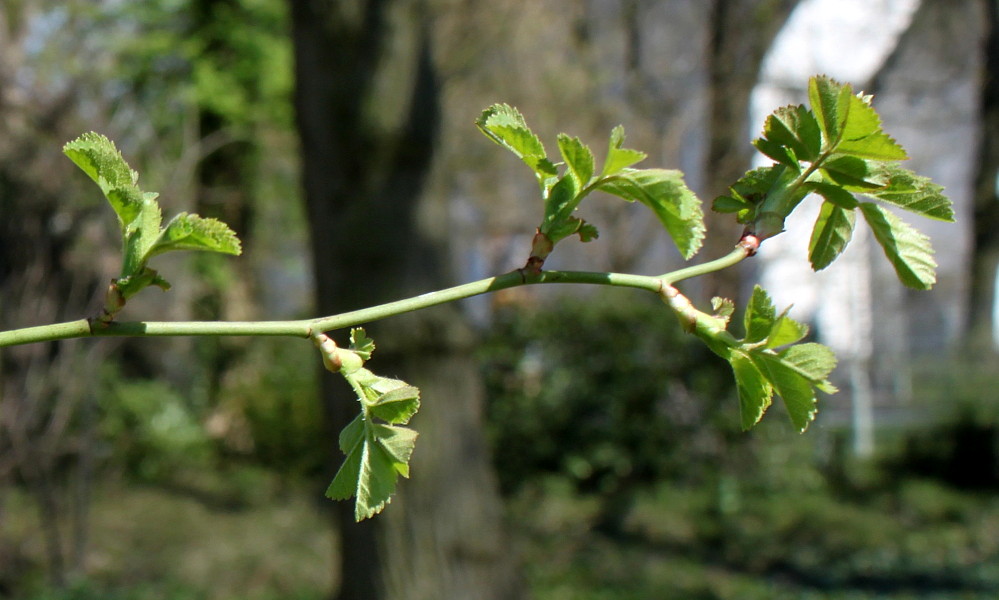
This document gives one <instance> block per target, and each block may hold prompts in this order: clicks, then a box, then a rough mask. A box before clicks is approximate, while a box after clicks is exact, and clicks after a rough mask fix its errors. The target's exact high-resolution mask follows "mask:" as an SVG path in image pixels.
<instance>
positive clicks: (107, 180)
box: [63, 132, 242, 318]
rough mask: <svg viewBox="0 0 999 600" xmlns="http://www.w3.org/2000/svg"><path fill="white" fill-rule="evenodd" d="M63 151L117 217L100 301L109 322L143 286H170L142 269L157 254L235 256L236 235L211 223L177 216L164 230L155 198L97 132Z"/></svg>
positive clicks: (155, 274)
mask: <svg viewBox="0 0 999 600" xmlns="http://www.w3.org/2000/svg"><path fill="white" fill-rule="evenodd" d="M63 152H64V153H65V154H66V156H68V157H69V159H70V160H72V161H73V162H74V163H75V164H76V165H77V166H78V167H80V169H82V170H83V172H84V173H86V174H87V175H88V176H89V177H90V178H91V179H92V180H93V181H94V183H96V184H97V186H98V187H100V188H101V192H103V193H104V197H105V198H107V200H108V202H109V203H110V204H111V208H112V209H113V210H114V212H115V214H116V215H117V216H118V224H119V225H120V227H121V237H122V252H123V259H122V267H121V272H120V274H119V276H118V277H117V278H116V279H115V280H114V281H113V283H112V285H111V288H110V289H109V292H108V296H109V297H108V300H107V302H106V303H105V317H106V318H111V317H112V316H113V315H114V313H115V312H117V310H119V309H120V308H121V306H122V305H123V304H124V302H125V301H126V300H127V299H128V298H130V297H131V296H133V295H135V294H136V293H137V292H139V291H140V290H142V289H143V288H145V287H147V286H149V285H156V286H159V287H161V288H163V289H167V288H169V287H170V284H169V283H167V281H166V280H165V279H163V277H161V276H160V275H159V274H158V273H157V272H156V271H155V270H154V269H151V268H149V267H148V266H147V263H148V262H149V259H150V258H152V257H153V256H156V255H157V254H163V253H165V252H170V251H173V250H203V251H208V252H220V253H223V254H236V255H238V254H240V252H241V251H242V250H241V247H240V243H239V239H238V238H237V237H236V234H235V233H234V232H233V231H232V230H231V229H229V227H228V226H227V225H226V224H225V223H222V222H221V221H218V220H216V219H206V218H202V217H199V216H198V215H194V214H188V213H180V214H178V215H177V216H176V217H174V218H173V219H171V220H170V221H169V222H168V223H167V224H166V225H165V226H162V227H161V224H162V212H161V210H160V205H159V203H158V202H157V201H156V198H157V197H158V194H156V193H153V192H144V191H142V190H141V189H140V188H139V186H138V181H139V175H138V173H136V172H135V171H133V170H132V168H131V167H129V166H128V163H126V162H125V159H124V158H123V157H122V155H121V153H120V152H119V151H118V149H117V148H116V147H115V145H114V142H112V141H111V140H109V139H108V138H106V137H104V136H103V135H100V134H98V133H93V132H91V133H85V134H83V135H81V136H80V137H78V138H77V139H75V140H73V141H71V142H69V143H67V144H66V145H65V146H64V147H63Z"/></svg>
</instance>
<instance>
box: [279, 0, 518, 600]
mask: <svg viewBox="0 0 999 600" xmlns="http://www.w3.org/2000/svg"><path fill="white" fill-rule="evenodd" d="M291 11H292V25H293V36H294V46H295V58H296V64H295V75H296V90H295V107H296V111H297V126H298V129H299V133H300V138H301V150H302V168H303V185H304V192H305V198H306V204H307V211H308V217H309V222H310V230H311V235H312V238H311V243H312V257H313V261H314V267H315V274H316V291H317V300H316V305H317V308H318V310H319V312H320V313H323V314H332V313H335V312H341V311H345V310H350V309H355V308H359V307H361V306H369V305H371V304H374V303H377V302H380V301H386V300H390V299H395V298H398V297H400V296H402V295H403V294H406V293H413V292H418V291H427V290H430V289H433V288H434V287H440V286H441V285H444V284H448V283H451V282H450V281H449V280H448V277H447V273H446V272H445V267H444V264H445V262H446V261H445V260H444V258H445V254H444V253H445V252H446V251H447V248H446V244H445V243H444V242H442V241H440V240H439V239H438V238H435V237H434V236H432V235H429V234H428V233H427V232H426V231H425V229H424V228H425V227H430V228H431V229H433V228H434V227H438V226H439V224H436V225H425V224H420V223H418V220H417V218H416V216H417V209H418V207H419V206H420V202H421V193H422V191H423V187H424V184H425V180H426V177H427V175H428V173H429V170H430V167H431V164H432V161H433V160H434V158H435V152H436V151H437V144H438V140H437V136H438V133H439V128H440V118H441V117H440V114H439V110H440V109H439V106H440V93H441V90H440V82H439V81H438V76H437V72H436V70H435V66H434V63H433V60H432V57H431V51H430V36H429V35H428V27H429V19H430V17H429V16H428V8H427V7H426V6H425V5H424V3H422V2H418V1H412V0H367V1H363V0H359V1H335V2H334V1H326V2H314V1H310V0H292V1H291ZM367 329H368V331H369V333H370V334H373V335H372V337H373V338H374V339H375V340H376V342H377V343H378V345H379V348H378V351H377V352H376V353H375V357H374V360H373V362H372V363H371V368H372V369H373V370H375V371H376V372H382V373H385V374H388V375H392V376H397V377H403V378H405V379H407V380H408V381H410V382H411V383H413V384H414V385H417V386H419V387H420V388H421V389H422V390H423V396H424V400H425V401H424V406H423V409H422V410H421V413H420V414H419V415H418V416H417V417H416V420H415V422H414V425H415V427H416V428H417V429H418V430H420V431H421V438H420V440H419V442H418V443H417V449H416V452H415V455H414V459H413V462H414V464H413V477H414V478H413V480H410V481H406V480H404V481H402V482H401V484H400V487H401V488H402V489H401V491H400V494H399V497H398V498H397V499H396V500H395V502H393V505H392V506H391V507H389V509H388V510H387V514H383V515H379V516H378V517H376V518H374V519H371V520H367V521H364V522H362V523H360V524H357V523H354V520H353V507H352V505H351V504H350V503H337V504H335V505H334V509H333V510H334V512H335V519H336V522H337V525H338V528H339V531H340V542H339V548H340V552H339V561H340V564H339V568H338V571H339V572H340V573H341V580H342V582H341V586H340V590H339V595H338V596H337V597H338V598H340V599H341V600H355V599H357V600H360V599H365V600H371V599H377V598H383V597H397V598H428V599H429V598H456V599H457V598H471V597H475V598H505V597H518V595H517V594H516V591H517V588H516V584H515V582H516V578H514V577H512V576H511V574H512V569H511V567H510V565H511V561H510V557H509V556H508V554H504V553H503V548H502V546H501V544H502V536H501V535H500V532H499V513H500V511H499V508H498V507H499V505H498V496H497V494H496V492H495V489H496V486H495V485H494V484H493V482H492V478H491V476H490V471H489V467H488V456H487V453H486V450H485V447H484V444H483V443H482V441H481V440H482V434H481V429H480V428H481V424H480V423H479V422H478V419H479V414H480V405H481V402H482V392H481V384H480V382H479V381H478V373H477V371H476V366H475V364H474V363H473V362H472V361H471V359H470V349H471V348H470V344H471V336H470V335H469V334H468V330H467V328H466V326H465V325H464V323H463V321H462V319H461V317H460V315H459V314H458V313H457V311H456V309H453V308H450V309H449V308H442V309H439V310H436V311H432V312H430V313H427V314H422V313H421V314H417V315H411V316H409V317H407V318H397V319H395V320H393V321H392V322H391V323H390V324H388V326H387V327H384V328H383V327H381V324H373V325H371V326H369V327H367ZM341 341H342V338H341ZM326 375H327V376H325V377H324V379H323V382H322V396H323V404H324V407H325V409H326V414H327V417H328V424H329V437H328V439H329V440H330V441H331V448H330V456H331V465H339V464H340V462H342V460H343V456H342V455H341V453H340V452H339V450H338V449H337V448H336V447H335V442H336V439H337V433H338V432H339V430H340V429H341V428H342V427H343V426H345V425H346V424H347V423H348V422H349V421H350V420H351V419H352V418H353V416H354V415H355V414H356V413H357V402H356V400H355V399H354V398H353V397H352V395H351V394H350V392H349V390H348V389H347V388H346V386H344V385H343V384H342V382H341V381H339V378H337V377H331V376H328V375H329V374H326ZM331 474H332V473H331ZM387 565H391V567H388V566H387Z"/></svg>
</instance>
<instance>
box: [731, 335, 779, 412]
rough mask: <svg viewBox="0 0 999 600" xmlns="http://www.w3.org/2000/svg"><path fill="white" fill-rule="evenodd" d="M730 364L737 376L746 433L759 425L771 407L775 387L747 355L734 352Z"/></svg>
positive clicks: (740, 407)
mask: <svg viewBox="0 0 999 600" xmlns="http://www.w3.org/2000/svg"><path fill="white" fill-rule="evenodd" d="M729 364H730V365H732V372H733V373H734V374H735V383H736V388H737V390H738V394H739V416H740V421H741V422H742V429H743V431H746V430H749V429H751V428H752V427H753V425H756V424H757V423H759V421H760V419H761V418H763V413H765V412H766V411H767V408H769V407H770V403H771V401H772V399H773V387H772V386H771V385H770V383H769V382H768V381H767V380H766V378H765V377H764V376H763V374H762V373H760V370H759V368H757V366H756V364H754V363H753V361H752V360H751V359H750V358H749V356H747V355H746V354H745V353H743V352H741V351H733V352H732V354H731V356H730V357H729Z"/></svg>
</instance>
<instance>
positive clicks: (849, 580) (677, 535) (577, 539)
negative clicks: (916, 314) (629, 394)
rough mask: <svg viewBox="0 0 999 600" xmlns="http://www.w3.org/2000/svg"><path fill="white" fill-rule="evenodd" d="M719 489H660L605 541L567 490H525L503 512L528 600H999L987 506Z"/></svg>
mask: <svg viewBox="0 0 999 600" xmlns="http://www.w3.org/2000/svg"><path fill="white" fill-rule="evenodd" d="M806 487H807V486H806ZM725 488H726V486H724V485H721V486H719V485H714V486H713V485H698V486H693V485H689V484H687V485H670V484H668V483H663V484H661V485H660V486H658V487H657V488H656V489H655V490H654V491H652V492H650V493H648V494H645V495H643V496H642V498H641V499H640V500H639V501H638V502H637V503H636V505H635V507H634V509H633V510H632V511H631V513H630V514H629V517H628V520H627V521H626V526H625V532H624V533H623V534H622V535H621V536H618V537H614V538H611V537H606V536H603V535H600V534H597V533H593V532H591V531H590V530H589V529H588V524H589V519H591V518H592V517H593V516H594V513H595V510H594V507H595V503H594V502H593V501H592V499H586V498H580V497H578V496H575V495H573V494H572V493H570V491H569V488H568V487H567V486H565V485H564V483H563V482H560V481H558V480H549V481H547V482H545V484H543V485H542V486H539V487H536V488H534V489H532V490H525V491H524V492H523V493H521V494H519V495H518V496H517V497H516V498H515V499H514V500H513V501H512V502H511V503H510V511H511V518H512V520H513V522H514V523H515V524H516V526H517V529H518V530H519V531H521V532H522V535H523V542H522V544H523V546H522V553H523V555H524V557H525V564H526V565H527V576H528V580H529V582H530V585H531V587H532V588H533V590H534V591H535V594H536V598H537V600H562V599H566V600H568V599H572V600H633V599H634V600H638V599H647V598H656V599H662V600H670V599H674V598H675V599H678V600H679V599H685V600H688V599H695V600H696V599H719V600H721V599H733V600H734V599H739V600H754V599H760V600H764V599H775V598H776V599H779V598H794V599H811V598H835V599H839V598H845V599H856V600H874V599H884V600H888V599H891V600H903V599H927V600H928V599H937V600H943V599H945V598H946V599H966V600H986V599H994V598H996V597H999V529H997V528H999V498H997V497H994V496H988V495H974V494H965V493H960V492H957V491H955V490H952V489H949V488H947V487H945V486H943V485H940V484H938V483H934V482H930V481H920V480H906V481H904V482H903V483H902V484H901V485H900V486H899V487H898V488H897V489H892V490H883V491H878V492H871V493H868V494H865V495H863V497H861V498H859V499H853V500H851V499H846V498H844V497H840V496H838V495H836V494H834V493H831V492H830V491H829V490H826V489H819V490H811V491H808V490H807V489H806V490H801V489H794V487H786V488H784V489H780V488H771V489H768V490H762V489H752V488H750V487H749V486H745V489H742V490H740V491H737V492H733V491H732V490H731V489H727V490H726V489H725ZM733 493H734V494H737V495H739V496H740V498H739V499H738V501H737V502H736V506H735V508H732V507H731V506H730V507H729V508H726V509H725V510H721V508H722V507H724V506H725V504H726V502H723V501H721V500H722V499H723V498H724V496H725V495H731V494H733Z"/></svg>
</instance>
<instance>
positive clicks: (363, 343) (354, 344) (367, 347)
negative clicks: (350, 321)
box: [350, 327, 375, 360]
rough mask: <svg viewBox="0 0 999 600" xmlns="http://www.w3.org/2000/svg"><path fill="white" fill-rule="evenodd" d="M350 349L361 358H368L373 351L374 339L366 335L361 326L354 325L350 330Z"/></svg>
mask: <svg viewBox="0 0 999 600" xmlns="http://www.w3.org/2000/svg"><path fill="white" fill-rule="evenodd" d="M350 349H351V350H353V351H354V352H356V353H357V354H358V356H360V357H361V358H362V359H363V360H368V359H370V358H371V353H372V352H374V351H375V341H374V340H373V339H371V338H369V337H368V334H367V333H366V332H365V331H364V328H363V327H354V328H353V329H351V330H350Z"/></svg>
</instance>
